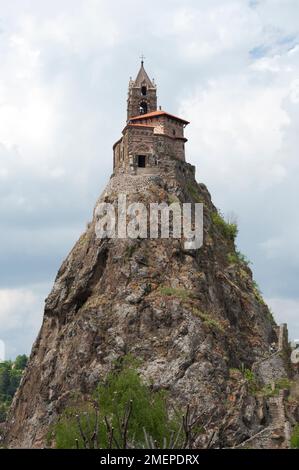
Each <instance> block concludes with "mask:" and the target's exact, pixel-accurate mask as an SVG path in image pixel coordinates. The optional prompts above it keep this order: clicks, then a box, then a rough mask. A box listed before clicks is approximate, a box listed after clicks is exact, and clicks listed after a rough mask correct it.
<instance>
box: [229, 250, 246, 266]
mask: <svg viewBox="0 0 299 470" xmlns="http://www.w3.org/2000/svg"><path fill="white" fill-rule="evenodd" d="M227 260H228V262H229V263H230V264H245V265H246V266H249V265H250V264H251V261H250V260H249V259H248V258H247V256H246V255H244V254H243V253H241V251H235V252H233V253H229V254H228V255H227Z"/></svg>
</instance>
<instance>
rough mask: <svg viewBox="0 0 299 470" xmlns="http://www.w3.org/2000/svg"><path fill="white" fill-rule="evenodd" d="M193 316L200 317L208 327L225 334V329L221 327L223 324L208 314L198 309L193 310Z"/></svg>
mask: <svg viewBox="0 0 299 470" xmlns="http://www.w3.org/2000/svg"><path fill="white" fill-rule="evenodd" d="M193 314H194V315H196V316H197V317H199V318H200V319H201V320H202V321H203V323H204V324H205V325H206V326H209V327H210V328H212V329H213V328H214V329H217V330H219V331H221V332H222V333H224V328H223V326H222V325H221V323H220V322H219V321H218V320H216V319H215V318H213V317H212V316H211V315H209V314H208V313H204V312H201V311H200V310H198V309H197V308H194V309H193Z"/></svg>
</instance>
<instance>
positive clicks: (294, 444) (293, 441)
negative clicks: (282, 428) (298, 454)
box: [291, 424, 299, 449]
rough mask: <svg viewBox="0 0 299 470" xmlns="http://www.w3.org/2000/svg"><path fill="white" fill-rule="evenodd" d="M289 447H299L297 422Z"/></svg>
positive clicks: (298, 425)
mask: <svg viewBox="0 0 299 470" xmlns="http://www.w3.org/2000/svg"><path fill="white" fill-rule="evenodd" d="M291 448H292V449H299V424H297V425H296V426H295V428H294V430H293V432H292V436H291Z"/></svg>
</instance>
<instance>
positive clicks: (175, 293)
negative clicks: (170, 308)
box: [159, 286, 193, 300]
mask: <svg viewBox="0 0 299 470" xmlns="http://www.w3.org/2000/svg"><path fill="white" fill-rule="evenodd" d="M159 292H160V294H161V295H163V296H165V297H177V298H178V299H181V300H188V299H191V298H192V297H193V295H192V292H190V291H189V290H187V289H178V288H174V287H167V286H161V287H159Z"/></svg>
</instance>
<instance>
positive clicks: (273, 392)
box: [261, 378, 292, 397]
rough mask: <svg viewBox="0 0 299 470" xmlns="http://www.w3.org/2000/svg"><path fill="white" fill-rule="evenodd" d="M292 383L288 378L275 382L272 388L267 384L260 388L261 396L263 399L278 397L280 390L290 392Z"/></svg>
mask: <svg viewBox="0 0 299 470" xmlns="http://www.w3.org/2000/svg"><path fill="white" fill-rule="evenodd" d="M291 386H292V382H291V381H290V380H289V379H288V378H283V379H280V380H278V381H277V382H275V384H274V387H273V386H272V385H271V384H269V385H266V386H265V387H263V388H262V390H261V394H262V395H263V396H265V397H275V396H277V395H279V392H280V390H285V389H287V390H290V388H291Z"/></svg>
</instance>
